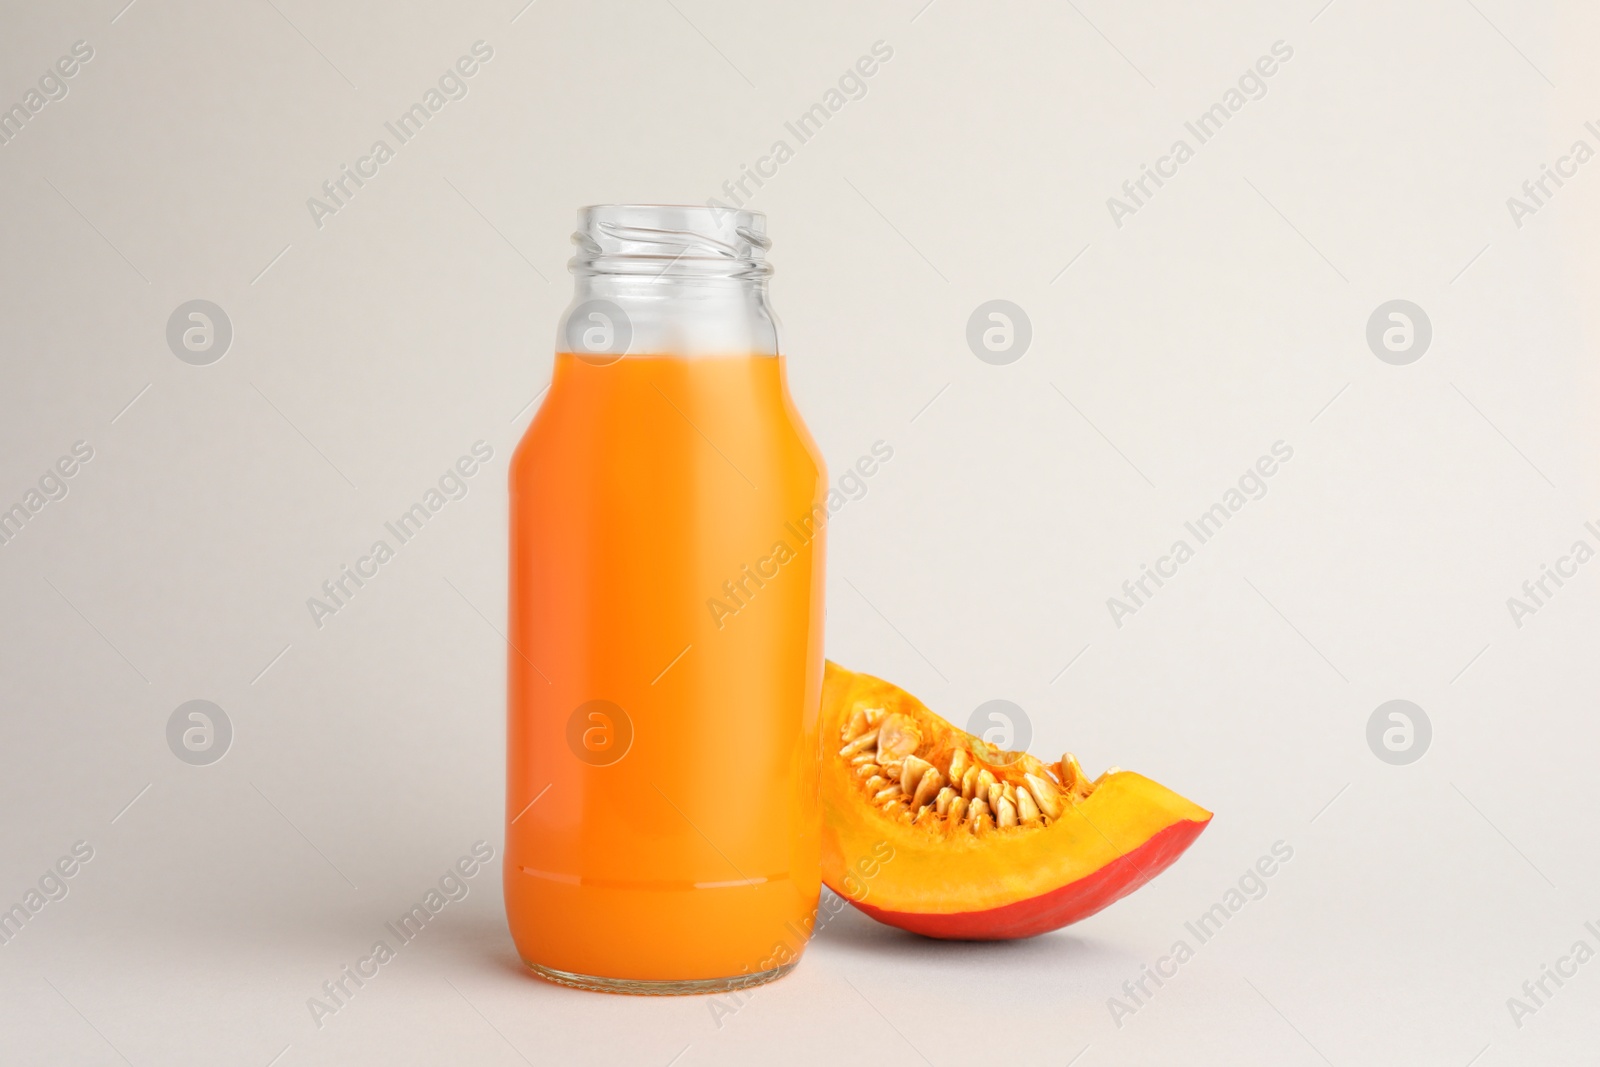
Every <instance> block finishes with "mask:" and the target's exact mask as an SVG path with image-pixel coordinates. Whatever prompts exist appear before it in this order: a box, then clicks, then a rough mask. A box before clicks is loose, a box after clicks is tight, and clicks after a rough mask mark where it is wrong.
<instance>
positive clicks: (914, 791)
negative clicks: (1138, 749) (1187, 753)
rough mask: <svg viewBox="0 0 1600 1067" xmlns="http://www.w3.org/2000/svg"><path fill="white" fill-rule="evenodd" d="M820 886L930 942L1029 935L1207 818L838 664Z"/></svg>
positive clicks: (1126, 776) (831, 669) (1078, 908)
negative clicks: (1016, 745) (959, 724)
mask: <svg viewBox="0 0 1600 1067" xmlns="http://www.w3.org/2000/svg"><path fill="white" fill-rule="evenodd" d="M821 729H822V740H823V749H824V751H823V769H822V783H821V788H822V801H823V829H822V880H823V881H824V882H825V883H826V884H827V886H828V888H830V889H832V890H833V891H834V892H835V893H838V894H839V895H840V896H842V897H844V898H845V899H847V900H849V901H850V902H851V903H852V904H854V905H855V906H856V907H857V908H859V909H860V910H862V911H864V912H866V913H867V914H868V915H870V916H872V917H873V918H874V919H877V920H878V921H879V922H884V923H888V924H889V925H891V926H898V927H900V928H901V929H904V930H910V931H912V932H914V933H918V934H924V935H926V936H928V937H938V938H948V939H952V940H969V941H999V940H1006V939H1009V938H1017V937H1031V936H1033V935H1034V934H1042V933H1044V932H1046V931H1049V930H1055V929H1057V928H1059V927H1062V926H1065V925H1067V924H1068V923H1073V922H1077V921H1078V920H1079V919H1082V918H1085V917H1086V916H1089V915H1093V914H1094V913H1095V912H1097V911H1099V910H1100V909H1101V908H1104V907H1105V906H1106V905H1108V904H1110V903H1112V902H1113V901H1116V900H1119V899H1121V898H1122V897H1124V896H1127V895H1128V894H1129V893H1131V892H1133V891H1134V890H1135V889H1137V888H1139V887H1140V886H1142V885H1144V884H1145V883H1146V882H1148V881H1149V880H1150V879H1152V878H1154V877H1155V876H1156V875H1158V874H1160V873H1161V872H1162V871H1164V870H1166V869H1167V867H1169V866H1171V864H1172V863H1173V861H1174V860H1176V859H1177V858H1178V857H1179V856H1180V855H1182V854H1183V851H1184V850H1185V849H1187V848H1188V847H1189V845H1190V844H1191V843H1192V842H1193V841H1194V839H1195V838H1196V837H1198V836H1200V831H1202V830H1204V829H1205V827H1206V824H1207V823H1209V822H1210V821H1211V813H1210V812H1209V811H1206V810H1205V809H1204V808H1201V807H1198V806H1197V805H1195V804H1192V803H1190V802H1189V801H1187V800H1185V799H1184V798H1183V797H1181V796H1179V795H1178V794H1176V793H1174V792H1172V791H1171V790H1169V789H1167V788H1165V787H1164V786H1162V785H1160V784H1158V783H1156V782H1153V781H1151V780H1150V779H1148V778H1145V777H1143V776H1142V775H1138V774H1134V773H1132V772H1129V771H1121V770H1117V769H1116V768H1112V769H1111V770H1108V771H1107V772H1106V773H1105V774H1103V775H1101V776H1100V777H1099V778H1096V779H1094V780H1093V781H1091V780H1089V778H1088V777H1086V776H1085V775H1084V773H1083V770H1082V769H1081V768H1080V767H1079V766H1078V761H1077V760H1076V759H1074V758H1073V757H1072V755H1071V754H1070V753H1069V754H1068V755H1066V756H1065V757H1063V758H1062V759H1061V761H1060V762H1058V763H1044V762H1041V761H1040V760H1038V759H1036V758H1034V757H1033V756H1030V755H1028V754H1027V753H1026V752H1009V751H1005V750H1003V749H998V748H996V747H994V746H993V745H990V744H988V743H987V742H985V741H984V740H983V739H982V738H978V737H974V736H972V735H971V734H969V733H967V732H965V731H964V730H959V729H957V728H956V727H954V726H952V725H950V723H948V722H946V721H945V720H944V719H942V718H940V717H939V716H938V715H935V714H934V713H933V712H932V711H930V710H928V708H927V707H926V706H924V705H923V703H922V702H921V701H920V700H918V699H917V698H916V697H914V696H912V695H911V694H910V693H907V692H905V691H904V690H902V689H900V688H898V687H896V686H894V685H891V684H889V683H888V682H885V681H883V680H881V679H878V678H873V677H871V676H870V675H865V674H856V673H855V672H853V671H847V670H845V669H844V668H842V667H840V666H838V665H837V664H834V663H832V662H830V663H828V665H827V673H826V676H825V678H824V682H823V691H822V722H821Z"/></svg>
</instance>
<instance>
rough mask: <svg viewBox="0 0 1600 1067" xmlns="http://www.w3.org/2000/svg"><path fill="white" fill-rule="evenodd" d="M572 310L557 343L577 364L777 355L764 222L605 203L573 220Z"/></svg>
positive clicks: (748, 215)
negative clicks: (584, 359)
mask: <svg viewBox="0 0 1600 1067" xmlns="http://www.w3.org/2000/svg"><path fill="white" fill-rule="evenodd" d="M572 239H573V243H574V245H576V246H577V254H576V255H575V256H574V257H573V259H572V261H571V262H570V263H569V264H568V266H569V268H570V269H571V271H572V273H573V275H574V286H573V302H572V304H571V305H570V306H569V307H568V308H567V312H566V314H565V315H564V316H563V317H562V323H561V327H560V329H559V330H558V332H557V340H556V344H557V347H558V348H559V349H561V350H562V351H567V352H573V353H575V354H577V355H580V356H592V357H616V358H621V357H622V356H626V355H674V356H728V355H744V356H748V355H765V356H775V355H777V354H778V325H777V318H776V316H775V315H774V314H773V312H772V307H771V304H770V303H769V301H768V296H767V279H768V277H770V275H771V273H772V267H771V265H770V264H768V263H767V262H766V259H765V254H766V249H767V247H768V246H769V244H770V242H769V241H768V240H767V238H766V235H765V219H764V217H763V216H761V215H759V214H757V213H755V212H749V211H724V210H718V209H713V208H702V207H674V206H657V205H603V206H599V207H589V208H584V209H583V210H582V211H580V212H579V216H578V230H577V232H576V233H574V234H573V238H572Z"/></svg>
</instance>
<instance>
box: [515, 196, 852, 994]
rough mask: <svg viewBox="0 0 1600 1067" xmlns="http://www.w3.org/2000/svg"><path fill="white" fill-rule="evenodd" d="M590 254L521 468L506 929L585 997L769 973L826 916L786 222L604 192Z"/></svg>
mask: <svg viewBox="0 0 1600 1067" xmlns="http://www.w3.org/2000/svg"><path fill="white" fill-rule="evenodd" d="M573 239H574V243H575V244H576V245H577V247H578V254H577V255H576V257H575V258H574V259H573V260H572V262H571V268H572V271H573V274H574V275H575V277H576V295H575V298H574V301H573V303H572V305H571V307H569V309H568V311H567V313H566V315H565V317H564V319H563V322H562V325H561V328H560V329H559V330H558V337H557V354H556V358H555V369H554V373H553V377H552V380H551V384H550V389H549V392H548V394H547V395H546V396H545V398H544V400H543V403H542V404H541V406H540V408H539V411H538V413H537V415H536V416H535V417H534V420H533V423H532V425H530V426H529V428H528V431H527V433H526V435H525V436H524V437H523V440H522V443H521V445H520V446H519V447H518V448H517V451H516V455H515V458H514V459H513V462H512V468H511V562H510V604H509V626H510V629H509V644H510V648H509V649H508V662H509V671H508V687H507V689H508V692H507V702H508V708H507V777H506V851H505V867H504V879H505V898H506V912H507V916H508V919H509V922H510V926H511V933H512V936H513V939H514V940H515V942H516V945H517V950H518V952H519V954H520V955H521V957H522V959H523V961H524V962H525V963H526V964H527V965H528V966H529V967H530V968H532V969H533V970H534V971H535V972H537V973H538V974H540V975H542V976H544V977H546V978H549V979H551V980H554V981H557V982H561V983H564V984H568V985H575V986H579V987H582V988H588V989H599V990H605V991H611V992H634V993H686V992H710V991H716V990H723V989H732V988H739V987H742V986H747V985H755V984H758V983H760V982H764V981H770V980H771V979H773V978H776V977H778V976H780V975H782V974H783V973H785V972H786V971H787V970H789V969H790V968H791V967H793V966H794V964H795V963H796V961H797V960H798V958H799V955H800V953H801V952H802V950H803V949H804V947H805V942H806V939H807V937H808V936H809V933H810V930H811V928H812V924H813V921H814V918H815V914H816V906H817V898H818V891H819V885H820V879H819V863H818V835H819V820H820V814H819V810H818V799H817V781H816V774H817V765H818V740H817V712H818V703H819V700H820V695H821V683H822V595H823V531H822V522H823V521H824V519H825V518H826V510H825V508H824V507H823V500H824V496H825V493H826V488H825V483H826V476H825V474H824V470H823V464H822V460H821V457H820V455H819V453H818V451H817V448H816V446H815V444H814V443H813V442H812V440H811V438H810V435H809V434H808V433H807V432H806V429H805V427H804V425H803V424H802V423H801V421H800V417H799V415H798V414H797V413H796V411H795V409H794V405H793V403H792V402H791V400H790V398H789V393H788V388H787V385H786V382H785V377H784V360H783V357H782V356H781V355H780V354H779V348H778V339H777V327H776V322H775V320H774V318H773V315H772V312H771V309H770V307H769V306H768V303H767V293H766V282H767V277H768V275H769V274H770V272H771V268H770V267H769V266H768V264H767V263H766V261H765V253H766V249H767V247H768V241H767V239H766V236H765V219H764V217H763V216H761V215H759V214H756V213H753V212H748V211H732V210H718V209H714V208H701V207H667V206H639V205H607V206H601V207H591V208H585V209H583V210H582V211H581V212H580V213H579V225H578V232H577V233H576V234H574V238H573Z"/></svg>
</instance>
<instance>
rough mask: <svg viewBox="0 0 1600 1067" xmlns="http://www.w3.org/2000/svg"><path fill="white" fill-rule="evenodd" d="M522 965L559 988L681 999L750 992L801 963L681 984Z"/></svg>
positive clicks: (794, 962) (692, 980) (691, 979)
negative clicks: (737, 991) (731, 992)
mask: <svg viewBox="0 0 1600 1067" xmlns="http://www.w3.org/2000/svg"><path fill="white" fill-rule="evenodd" d="M522 962H523V965H524V966H526V967H527V968H528V970H530V971H532V972H533V973H534V974H536V975H538V976H539V977H540V978H543V979H544V980H546V981H548V982H554V983H556V984H557V985H564V986H571V987H572V988H573V989H587V990H590V991H591V992H595V993H630V994H633V995H634V996H646V997H679V996H688V995H691V994H694V993H727V992H730V991H731V990H735V989H749V988H750V987H751V986H758V985H766V984H767V983H768V982H772V981H776V980H777V979H779V978H782V977H783V976H784V975H786V974H788V973H789V972H790V971H792V970H794V968H795V965H796V964H798V963H799V962H800V961H799V960H794V961H793V962H790V963H785V964H784V965H783V966H781V967H774V968H772V969H771V970H768V971H757V972H756V973H755V974H736V975H732V976H730V977H727V978H688V979H683V980H678V981H660V980H653V979H644V978H599V977H596V976H594V975H588V974H573V973H572V972H571V971H559V970H557V969H556V968H554V967H545V966H542V965H540V964H537V963H529V962H528V961H527V960H523V961H522Z"/></svg>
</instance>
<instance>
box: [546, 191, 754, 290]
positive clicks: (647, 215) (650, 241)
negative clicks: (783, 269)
mask: <svg viewBox="0 0 1600 1067" xmlns="http://www.w3.org/2000/svg"><path fill="white" fill-rule="evenodd" d="M572 243H573V244H574V245H575V246H577V250H578V251H577V254H576V255H575V256H573V257H572V259H571V261H570V262H568V264H567V267H568V269H569V270H571V271H572V273H573V274H578V275H594V274H625V275H634V276H644V277H646V278H648V277H650V276H655V277H658V278H664V279H665V278H672V279H681V278H740V279H747V278H765V277H767V276H768V275H770V274H771V273H772V265H771V264H770V263H768V262H767V261H766V253H767V249H768V248H771V247H772V242H771V240H769V239H768V237H767V217H766V216H765V215H763V214H762V213H761V212H759V211H744V210H740V209H735V208H719V207H702V206H696V205H692V204H594V205H591V206H589V207H584V208H579V209H578V228H577V230H576V231H574V233H573V234H572Z"/></svg>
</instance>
